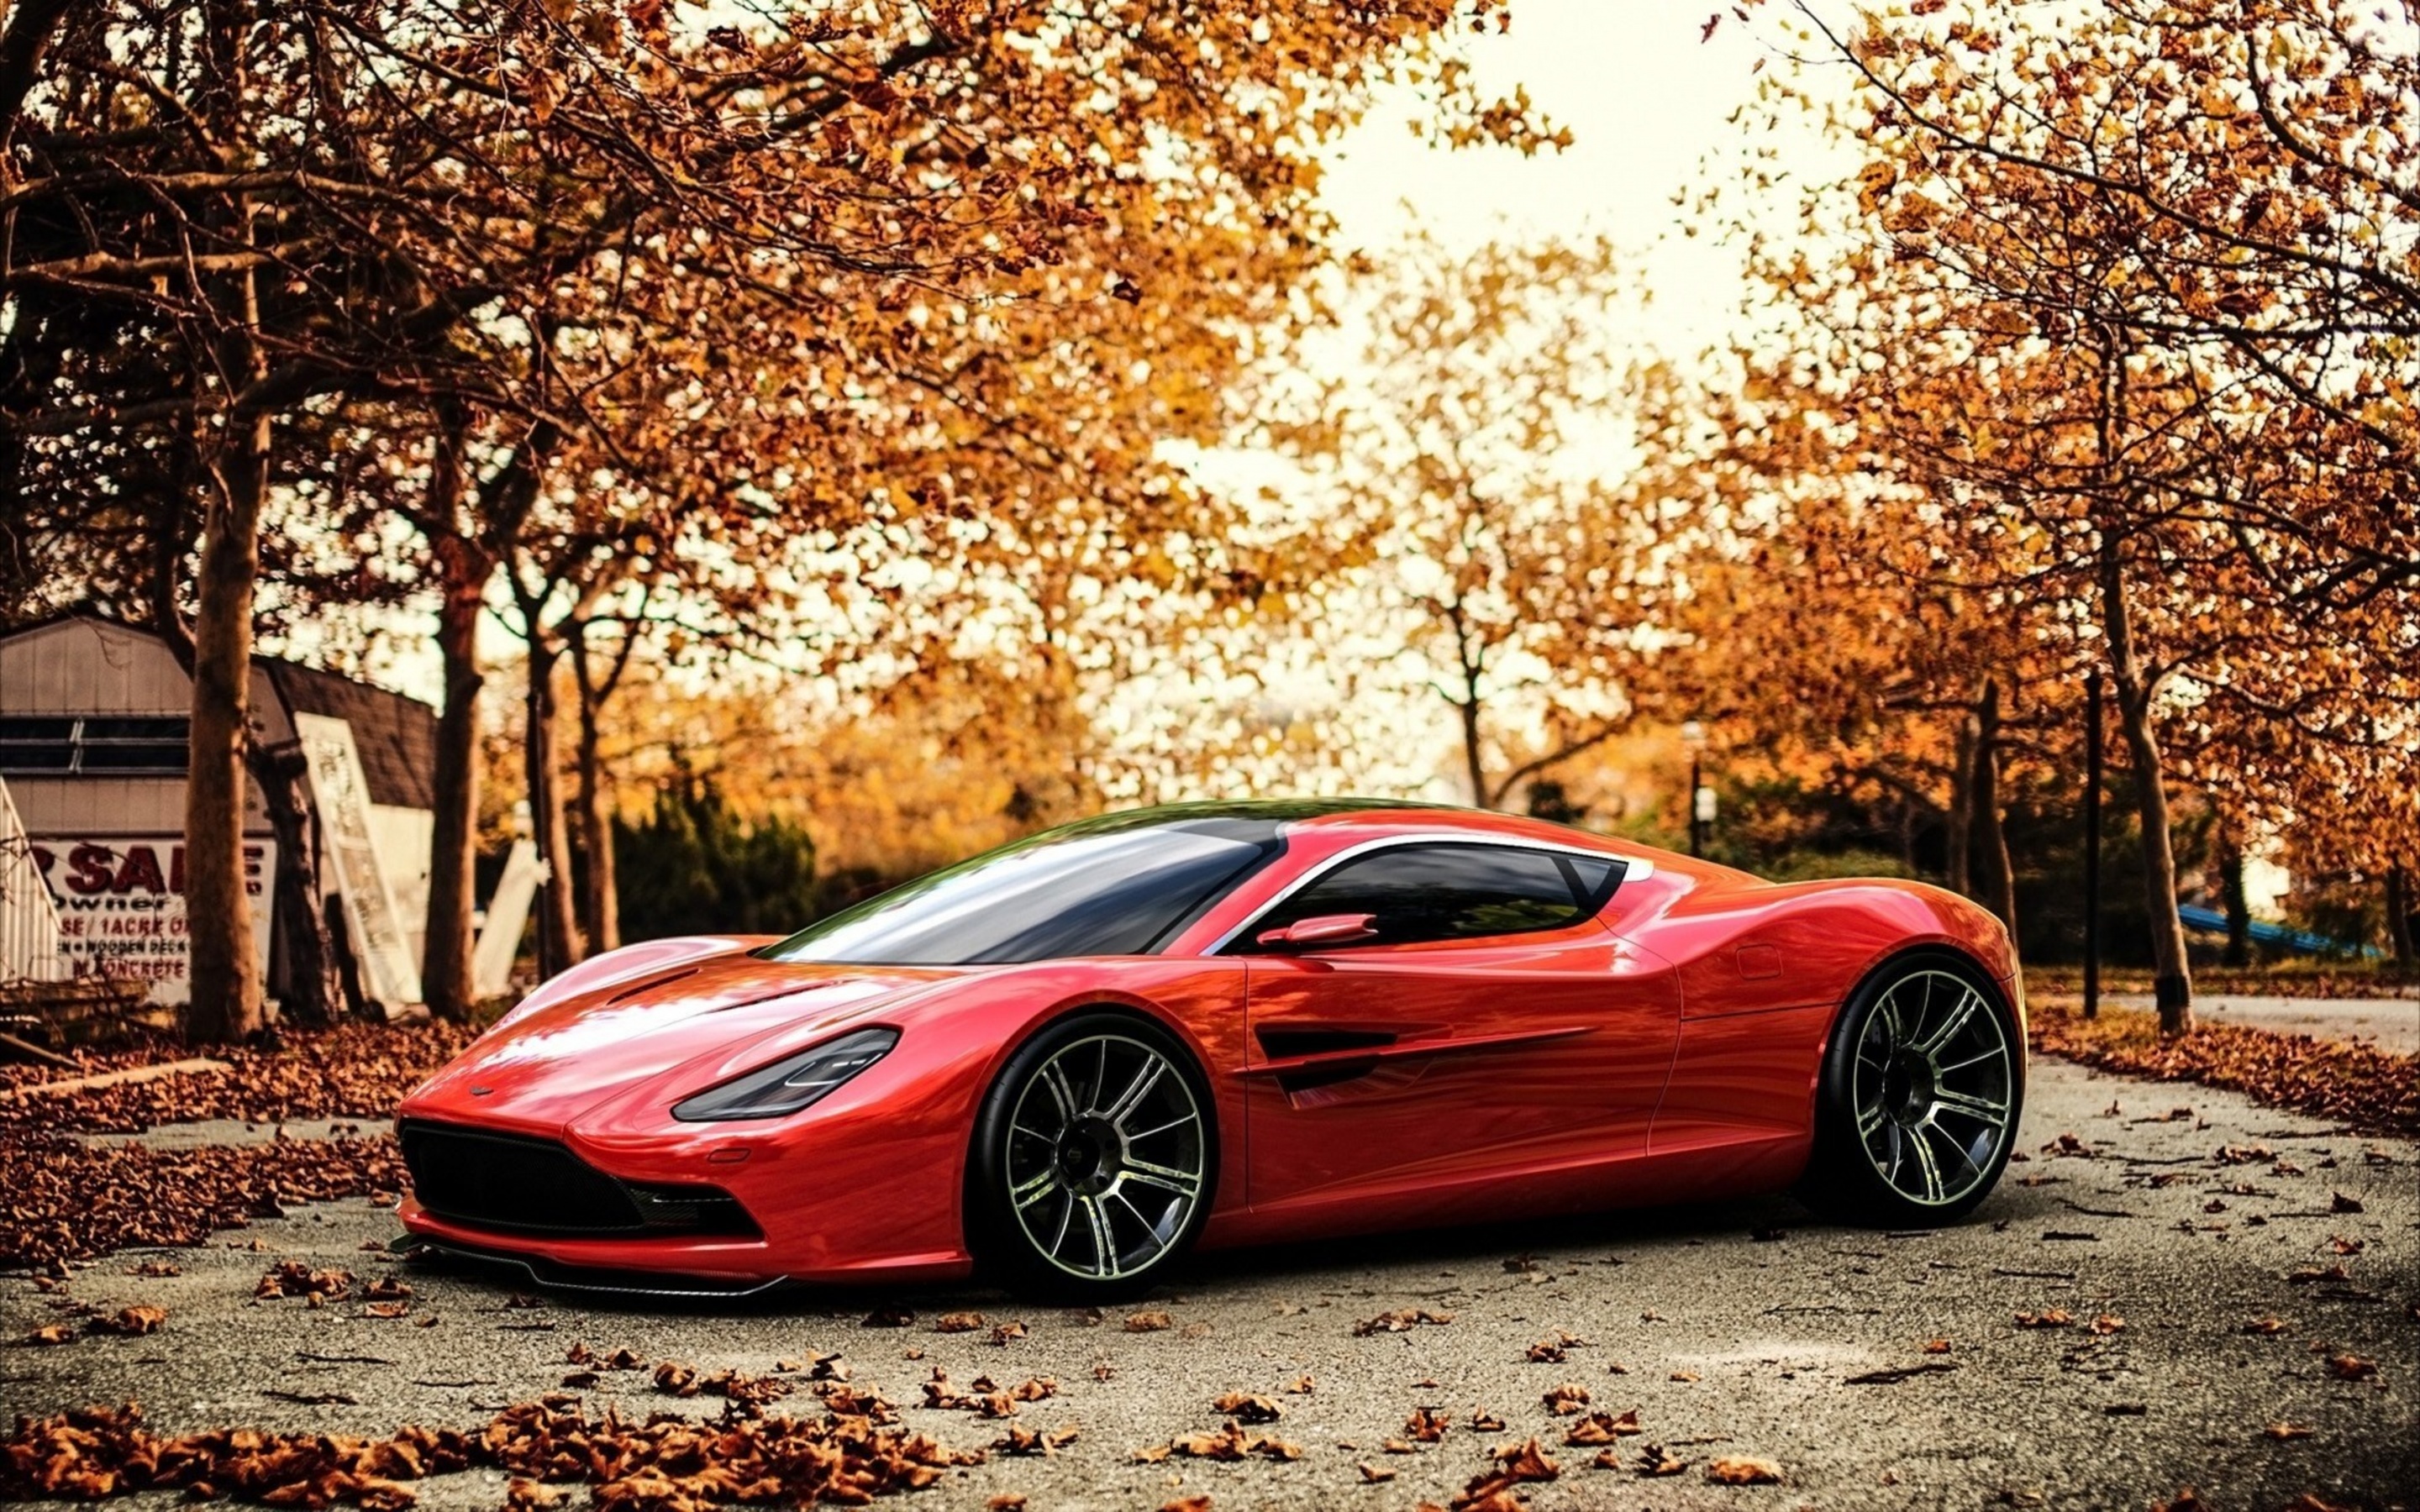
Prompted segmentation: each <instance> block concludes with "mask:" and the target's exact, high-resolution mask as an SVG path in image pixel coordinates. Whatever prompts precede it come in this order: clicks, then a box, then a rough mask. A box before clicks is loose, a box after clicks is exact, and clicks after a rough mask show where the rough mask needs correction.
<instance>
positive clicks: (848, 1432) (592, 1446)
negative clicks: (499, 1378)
mask: <svg viewBox="0 0 2420 1512" xmlns="http://www.w3.org/2000/svg"><path fill="white" fill-rule="evenodd" d="M983 1458H984V1457H983V1455H982V1453H981V1452H980V1451H956V1450H951V1449H946V1448H944V1447H942V1446H941V1445H940V1444H939V1443H936V1442H935V1441H934V1440H933V1439H931V1438H930V1437H928V1436H926V1435H924V1434H921V1433H919V1434H910V1433H906V1432H902V1431H900V1430H897V1429H892V1428H884V1427H876V1426H875V1425H874V1424H873V1423H872V1422H871V1421H869V1420H868V1419H865V1418H862V1417H854V1416H848V1415H845V1414H827V1415H826V1416H824V1417H823V1418H821V1419H820V1420H815V1419H807V1418H796V1417H771V1416H768V1417H733V1418H727V1419H725V1420H723V1421H721V1422H713V1423H700V1422H695V1421H691V1420H690V1419H686V1418H681V1417H677V1416H674V1415H671V1414H659V1415H658V1416H655V1417H651V1418H649V1419H648V1420H647V1421H646V1422H644V1423H641V1424H631V1423H626V1422H624V1421H623V1420H622V1419H621V1418H619V1417H618V1416H616V1415H615V1414H613V1413H612V1412H607V1413H606V1414H605V1416H604V1417H603V1418H602V1419H600V1420H597V1421H596V1422H591V1421H590V1420H589V1419H588V1418H587V1417H586V1415H585V1414H583V1413H582V1412H579V1411H577V1410H576V1409H575V1410H571V1411H558V1410H555V1409H553V1408H550V1407H547V1406H544V1405H541V1404H538V1403H521V1404H520V1405H517V1406H514V1407H510V1408H507V1409H505V1410H504V1412H500V1413H498V1414H497V1415H496V1416H495V1417H494V1418H493V1419H491V1420H490V1421H489V1424H488V1425H487V1427H485V1428H483V1429H480V1430H478V1431H477V1432H475V1433H467V1434H466V1433H460V1432H457V1431H455V1430H453V1429H450V1428H427V1427H405V1428H402V1429H399V1430H398V1431H397V1432H396V1434H395V1435H394V1436H393V1437H391V1438H386V1439H360V1438H353V1437H350V1436H347V1435H340V1434H318V1433H267V1432H262V1431H259V1430H256V1429H252V1428H233V1429H227V1428H221V1429H214V1430H212V1431H210V1432H207V1433H194V1434H185V1435H181V1436H178V1437H174V1438H167V1437H163V1436H161V1435H158V1434H155V1433H152V1432H151V1431H150V1430H149V1429H147V1428H146V1427H144V1426H143V1420H142V1413H141V1412H140V1410H138V1409H137V1408H135V1407H134V1406H132V1404H129V1405H128V1406H126V1407H123V1408H118V1409H109V1408H85V1409H83V1410H81V1411H78V1412H63V1413H60V1414H58V1415H56V1416H54V1417H46V1418H20V1419H19V1420H18V1423H17V1428H16V1432H15V1433H14V1434H13V1435H12V1436H10V1437H9V1438H8V1440H7V1441H6V1443H0V1500H8V1501H21V1500H32V1499H35V1498H45V1499H64V1500H76V1501H98V1500H100V1499H101V1498H102V1497H108V1496H123V1495H129V1494H132V1493H133V1492H136V1491H143V1490H154V1489H163V1490H164V1489H182V1490H184V1491H185V1492H186V1493H187V1494H188V1495H190V1496H193V1497H194V1498H196V1499H200V1498H208V1497H217V1496H232V1497H238V1498H240V1499H242V1500H245V1501H252V1502H259V1503H263V1504H269V1505H272V1506H285V1507H302V1508H305V1509H309V1512H318V1509H319V1508H324V1507H328V1506H332V1505H334V1504H338V1503H349V1504H353V1505H356V1506H360V1507H363V1508H365V1509H366V1512H395V1509H397V1508H402V1507H407V1506H410V1505H411V1504H412V1503H413V1501H414V1493H413V1491H412V1489H411V1487H409V1486H407V1485H405V1484H403V1483H404V1482H406V1481H412V1480H419V1479H421V1478H423V1477H425V1476H428V1475H439V1474H446V1473H452V1472H456V1471H460V1470H465V1469H468V1468H470V1467H472V1466H474V1465H477V1466H489V1467H492V1468H495V1469H498V1470H503V1471H505V1472H508V1473H511V1474H514V1475H516V1476H520V1477H524V1478H526V1479H527V1480H530V1481H534V1482H553V1483H557V1484H582V1483H584V1484H586V1485H588V1486H591V1487H593V1488H594V1492H593V1498H594V1502H595V1504H596V1505H597V1506H598V1507H599V1508H604V1509H607V1512H700V1509H703V1508H707V1507H716V1506H733V1505H783V1506H805V1505H811V1504H814V1503H816V1502H822V1501H829V1502H834V1503H840V1504H861V1503H863V1502H865V1501H868V1500H870V1499H871V1498H874V1497H876V1496H883V1495H888V1494H890V1493H892V1492H896V1491H906V1490H915V1489H922V1488H923V1487H926V1486H930V1485H932V1484H933V1483H934V1482H935V1481H937V1480H939V1478H940V1476H941V1473H942V1472H944V1471H945V1470H948V1469H950V1468H951V1467H953V1466H957V1465H968V1464H977V1463H980V1462H981V1461H982V1459H983ZM520 1500H522V1501H526V1502H530V1503H532V1504H536V1503H537V1502H538V1501H539V1498H537V1497H535V1495H532V1494H530V1493H526V1492H524V1493H521V1495H520Z"/></svg>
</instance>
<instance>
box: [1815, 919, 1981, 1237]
mask: <svg viewBox="0 0 2420 1512" xmlns="http://www.w3.org/2000/svg"><path fill="white" fill-rule="evenodd" d="M2024 1089H2025V1057H2024V1037H2023V1036H2022V1035H2021V1034H2020V1033H2019V1031H2018V1028H2017V1022H2016V1015H2015V1014H2014V1013H2013V1012H2011V1011H2009V1004H2008V1001H2007V999H2006V998H2005V997H2004V996H2003V995H2001V992H2000V990H1999V988H1998V987H1997V986H1996V985H1995V984H1994V983H1993V981H1992V980H1991V979H1990V978H1989V977H1987V976H1985V975H1984V974H1983V973H1982V971H1981V970H1979V969H1978V967H1977V966H1976V965H1975V964H1974V963H1972V962H1971V961H1968V960H1967V959H1966V958H1965V957H1963V956H1960V955H1956V954H1952V953H1950V952H1947V951H1939V950H1921V951H1913V952H1910V953H1909V954H1906V955H1902V956H1899V957H1895V958H1894V959H1892V960H1890V961H1888V962H1886V963H1885V964H1883V965H1881V966H1879V967H1877V968H1876V969H1875V970H1874V972H1873V973H1872V974H1871V975H1870V976H1869V977H1868V978H1867V979H1866V980H1864V981H1862V982H1860V983H1859V984H1858V986H1857V990H1856V991H1855V992H1854V993H1853V994H1851V995H1850V997H1849V1001H1848V1004H1847V1006H1846V1007H1845V1008H1843V1009H1842V1010H1841V1012H1840V1017H1839V1019H1838V1022H1837V1023H1836V1025H1835V1026H1834V1028H1833V1033H1832V1040H1831V1043H1830V1044H1829V1045H1828V1046H1827V1047H1826V1048H1825V1050H1824V1055H1823V1080H1822V1084H1821V1086H1820V1088H1818V1092H1817V1099H1816V1109H1815V1149H1814V1154H1813V1157H1812V1158H1811V1159H1810V1160H1809V1162H1808V1164H1807V1175H1806V1176H1805V1178H1804V1179H1803V1180H1801V1181H1800V1182H1799V1187H1798V1196H1800V1198H1801V1199H1802V1200H1804V1201H1805V1202H1806V1203H1807V1205H1808V1206H1809V1207H1812V1208H1814V1209H1815V1210H1816V1211H1819V1212H1823V1213H1825V1214H1828V1215H1830V1216H1832V1217H1835V1218H1839V1219H1843V1220H1846V1221H1848V1222H1851V1223H1856V1224H1864V1225H1869V1226H1873V1227H1890V1228H1923V1227H1933V1226H1936V1225H1941V1224H1947V1223H1954V1222H1956V1221H1957V1220H1959V1219H1961V1218H1963V1217H1965V1216H1966V1215H1967V1214H1968V1213H1970V1212H1973V1211H1975V1210H1976V1208H1978V1206H1980V1205H1981V1204H1982V1202H1983V1199H1984V1198H1986V1197H1988V1196H1991V1195H1992V1189H1993V1186H1994V1185H1995V1184H1997V1183H1998V1181H1999V1180H2000V1173H2001V1172H2002V1171H2004V1170H2006V1169H2007V1168H2008V1164H2009V1153H2010V1151H2011V1150H2013V1149H2015V1147H2016V1138H2017V1123H2018V1120H2019V1119H2020V1118H2022V1117H2023V1115H2024Z"/></svg>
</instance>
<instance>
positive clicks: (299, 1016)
mask: <svg viewBox="0 0 2420 1512" xmlns="http://www.w3.org/2000/svg"><path fill="white" fill-rule="evenodd" d="M251 773H252V779H253V780H254V782H256V784H258V786H259V788H260V796H261V800H262V803H263V804H264V806H266V807H267V809H268V810H269V827H270V829H271V832H272V833H273V834H274V835H275V836H276V839H277V867H276V876H275V879H274V880H273V881H272V882H271V887H272V888H273V889H274V891H273V892H272V894H271V896H272V898H273V899H274V907H275V909H276V918H277V937H278V939H279V940H280V941H282V942H283V943H284V945H285V953H286V991H285V993H284V994H283V995H280V996H279V998H278V1002H277V1014H278V1017H279V1019H281V1020H282V1021H284V1022H285V1023H287V1024H299V1025H302V1026H304V1027H307V1028H326V1027H327V1026H330V1025H332V1024H334V1023H335V1021H336V1013H337V1010H338V1009H339V1007H340V1006H341V1005H342V1004H343V1002H344V997H345V989H344V983H343V981H342V980H340V979H339V978H338V976H337V972H336V950H335V942H334V940H332V939H331V938H330V937H329V934H328V916H327V912H326V910H324V909H323V908H322V907H321V906H320V895H321V892H322V888H321V886H320V872H319V826H318V824H317V823H316V822H315V820H314V818H313V815H312V811H311V802H310V798H309V796H308V789H307V782H308V779H309V775H310V774H309V765H308V762H307V759H306V758H305V757H304V756H303V754H302V747H301V746H300V745H296V744H288V745H284V746H279V747H277V748H274V749H270V750H260V751H256V753H255V754H254V756H253V759H252V764H251Z"/></svg>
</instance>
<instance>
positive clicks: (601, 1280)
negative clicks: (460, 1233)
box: [386, 1234, 791, 1302]
mask: <svg viewBox="0 0 2420 1512" xmlns="http://www.w3.org/2000/svg"><path fill="white" fill-rule="evenodd" d="M386 1247H387V1250H388V1252H389V1253H390V1254H394V1255H397V1256H404V1257H409V1256H411V1255H413V1254H416V1253H418V1252H420V1251H423V1250H428V1251H434V1252H435V1253H437V1254H441V1255H451V1256H455V1257H458V1258H461V1259H466V1260H475V1261H478V1262H479V1263H481V1264H486V1265H504V1266H510V1267H512V1268H514V1269H515V1270H518V1271H520V1272H521V1273H523V1274H525V1275H527V1276H528V1277H529V1278H530V1280H531V1281H532V1282H533V1283H534V1284H535V1285H536V1286H538V1287H539V1288H543V1289H546V1290H549V1291H588V1292H597V1293H599V1294H603V1295H607V1296H622V1297H690V1298H705V1299H708V1300H719V1301H725V1302H729V1301H737V1300H738V1299H740V1298H743V1297H758V1296H763V1295H764V1294H765V1293H767V1292H768V1291H772V1290H775V1289H777V1288H782V1287H786V1286H789V1285H790V1284H791V1282H790V1278H789V1277H788V1276H779V1275H777V1276H775V1277H773V1278H772V1279H771V1280H769V1281H758V1282H754V1283H752V1284H749V1285H739V1284H737V1283H728V1284H726V1283H718V1282H715V1281H713V1280H710V1279H708V1278H707V1277H705V1276H683V1275H655V1274H651V1273H647V1272H644V1271H630V1272H622V1271H602V1270H597V1269H593V1268H590V1267H585V1266H580V1267H573V1266H562V1265H556V1264H553V1263H552V1262H551V1261H548V1260H543V1259H535V1258H533V1257H530V1256H526V1255H515V1254H512V1253H510V1252H509V1251H504V1250H491V1249H486V1248H482V1247H481V1246H479V1245H476V1244H465V1243H462V1242H459V1241H457V1240H451V1239H431V1238H428V1237H427V1236H426V1235H422V1234H398V1235H396V1237H395V1238H394V1239H392V1240H389V1241H388V1242H387V1246H386Z"/></svg>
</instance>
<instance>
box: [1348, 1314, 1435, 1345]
mask: <svg viewBox="0 0 2420 1512" xmlns="http://www.w3.org/2000/svg"><path fill="white" fill-rule="evenodd" d="M1452 1321H1453V1314H1451V1313H1433V1312H1431V1311H1429V1310H1428V1309H1427V1308H1425V1307H1399V1308H1396V1309H1395V1310H1394V1311H1392V1312H1385V1313H1380V1314H1379V1315H1378V1316H1377V1317H1375V1318H1368V1319H1362V1320H1361V1321H1360V1322H1357V1323H1356V1324H1354V1325H1353V1332H1354V1334H1355V1335H1357V1336H1358V1337H1364V1338H1366V1337H1368V1336H1369V1335H1373V1334H1404V1333H1408V1332H1410V1331H1411V1330H1412V1329H1414V1328H1418V1327H1419V1326H1421V1325H1422V1324H1426V1325H1428V1326H1430V1327H1434V1328H1443V1327H1444V1326H1445V1325H1446V1324H1448V1323H1450V1322H1452Z"/></svg>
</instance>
